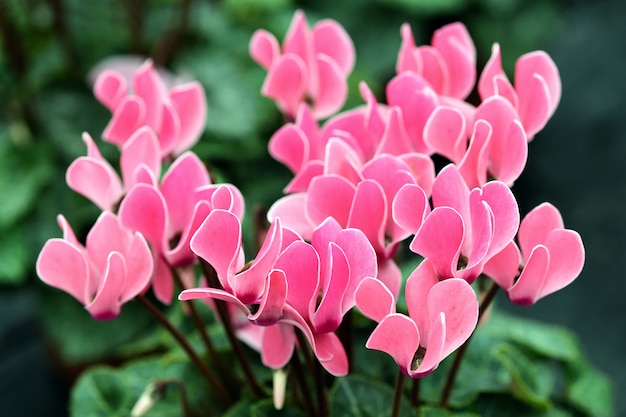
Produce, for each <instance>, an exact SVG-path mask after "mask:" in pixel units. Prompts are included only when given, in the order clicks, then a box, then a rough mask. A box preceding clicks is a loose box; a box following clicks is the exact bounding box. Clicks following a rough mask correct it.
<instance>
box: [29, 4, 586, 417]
mask: <svg viewBox="0 0 626 417" xmlns="http://www.w3.org/2000/svg"><path fill="white" fill-rule="evenodd" d="M400 32H401V39H402V45H401V47H400V51H399V53H398V60H397V63H396V72H397V74H396V76H395V77H394V78H393V79H392V80H390V81H389V83H388V84H387V86H386V91H385V92H386V104H385V103H380V102H378V100H377V99H376V97H375V96H374V94H373V93H372V91H371V90H370V89H369V87H368V86H367V85H366V84H365V83H361V84H360V92H361V95H362V97H363V101H364V104H363V105H362V106H359V107H357V108H354V109H349V110H345V111H343V112H339V110H340V109H341V108H342V106H343V104H344V102H345V99H346V96H347V91H348V87H347V78H348V76H349V74H350V72H351V70H352V67H353V65H354V61H355V51H354V46H353V44H352V41H351V40H350V38H349V36H348V35H347V34H346V32H345V31H344V29H343V28H342V27H341V26H340V25H339V24H338V23H337V22H335V21H332V20H325V21H321V22H318V23H317V24H316V25H314V26H313V27H312V28H310V27H309V25H308V23H307V20H306V18H305V16H304V13H302V12H300V11H298V12H296V14H295V16H294V18H293V20H292V22H291V26H290V28H289V30H288V32H287V35H286V37H285V39H284V40H283V42H282V45H279V43H278V41H277V40H276V38H275V37H274V36H273V35H271V34H270V33H268V32H266V31H264V30H259V31H257V32H256V33H255V34H254V36H253V37H252V40H251V42H250V54H251V56H252V58H253V59H254V60H255V61H256V62H257V63H258V64H259V65H261V66H262V67H263V68H265V69H266V70H267V77H266V79H265V82H264V84H263V86H262V89H261V91H262V93H263V94H264V95H265V96H267V97H269V98H271V99H272V100H274V101H275V102H276V105H277V107H278V109H279V110H280V111H281V112H282V113H283V114H284V115H285V117H286V118H287V119H289V122H287V123H286V124H285V125H284V126H282V127H281V128H280V129H279V130H278V131H277V132H276V133H275V134H274V135H273V136H272V137H271V138H270V139H269V152H270V154H271V155H272V156H273V157H274V158H275V159H276V160H278V161H280V162H282V163H283V164H284V165H286V166H287V167H288V168H289V169H290V170H291V171H292V172H293V175H294V177H293V180H292V181H291V182H290V183H289V184H287V185H286V187H285V193H286V195H285V196H284V197H283V198H281V199H280V200H278V201H276V202H275V203H274V204H273V205H272V207H270V208H269V210H268V221H269V223H271V224H270V225H269V227H268V228H267V229H266V230H265V231H264V238H262V239H261V240H262V245H261V247H260V249H259V250H258V253H256V254H255V255H254V256H252V257H250V256H248V257H246V256H245V254H244V249H243V240H242V239H243V235H244V231H243V230H242V220H243V216H244V211H245V210H244V198H243V196H242V194H241V193H240V192H239V190H238V189H237V188H236V187H235V186H234V185H231V184H214V183H213V182H212V179H211V175H210V172H209V171H208V169H207V168H206V166H205V165H204V164H203V163H202V161H200V159H199V158H198V157H197V156H196V155H195V154H194V153H193V152H192V151H189V150H188V149H189V148H191V147H192V146H193V145H194V144H195V143H196V142H197V140H198V139H199V138H200V135H201V132H202V130H203V125H204V123H205V118H206V112H207V105H206V100H205V95H204V92H203V90H202V87H201V86H200V84H198V83H196V82H191V83H188V84H183V85H178V86H174V87H172V88H168V87H166V85H165V84H164V82H163V81H162V80H161V79H160V77H159V75H158V74H157V72H156V71H155V68H154V66H153V64H152V63H151V61H149V60H148V61H146V62H145V63H144V64H143V65H142V66H141V67H140V68H138V69H137V71H136V72H135V73H134V75H133V76H132V79H130V80H127V79H125V78H124V77H123V76H122V75H121V74H119V73H117V72H115V71H113V70H106V71H104V72H102V73H101V74H100V76H99V77H98V79H97V81H96V83H95V86H94V93H95V96H96V98H97V99H98V100H99V101H100V102H101V103H102V104H103V105H105V106H106V107H107V108H108V109H109V110H110V111H111V112H112V119H111V121H110V123H109V124H108V126H107V127H106V129H105V131H104V132H103V133H102V138H103V139H104V140H105V141H107V142H110V143H112V144H114V145H116V146H117V147H119V149H120V160H119V167H120V174H118V173H117V172H116V170H115V169H114V168H113V166H112V165H111V164H109V162H107V161H106V160H105V159H104V158H103V157H102V155H101V154H100V152H99V150H98V147H97V145H96V144H95V142H94V141H93V139H92V138H91V137H90V136H89V135H88V134H87V133H85V134H84V136H83V140H84V142H85V144H86V146H87V156H83V157H79V158H78V159H77V160H76V161H74V163H72V164H71V166H70V167H69V168H68V170H67V176H66V180H67V184H68V185H69V186H70V188H72V189H73V190H74V191H76V192H78V193H80V194H82V195H83V196H85V197H86V198H88V199H89V200H91V201H92V202H93V203H94V204H96V205H97V206H98V207H99V208H100V209H102V211H103V212H102V215H101V216H100V217H99V218H98V220H97V221H96V223H95V225H94V226H93V228H92V229H91V231H90V232H89V233H88V235H87V240H86V244H85V245H84V246H83V245H82V244H81V243H80V242H79V241H78V239H77V238H76V236H75V235H74V233H73V232H72V229H71V228H70V225H69V224H68V222H67V221H66V220H65V219H64V218H63V217H62V216H59V218H58V222H59V225H60V227H61V229H62V231H63V238H53V239H50V240H49V241H48V242H47V243H46V244H45V245H44V247H43V249H42V250H41V253H40V255H39V258H38V260H37V273H38V275H39V277H40V278H41V280H42V281H44V282H45V283H46V284H48V285H50V286H53V287H56V288H58V289H60V290H63V291H65V292H67V293H69V294H70V295H72V296H73V297H74V298H76V299H77V300H78V301H79V302H80V303H82V304H83V305H84V306H85V308H86V310H87V311H88V313H89V314H91V316H92V317H93V318H94V319H96V320H110V319H114V318H115V317H116V316H118V315H119V314H120V311H121V309H122V307H123V304H125V303H127V302H129V301H131V300H137V301H138V302H139V303H141V304H142V305H144V306H145V307H146V308H148V309H149V310H150V312H152V313H153V314H154V315H155V316H156V317H157V319H158V320H159V321H160V322H161V323H163V324H164V325H165V326H166V328H167V329H168V331H170V332H171V333H172V335H173V336H174V337H175V338H176V340H177V341H178V342H179V343H180V344H181V345H182V347H183V349H184V350H185V351H186V352H187V353H188V354H189V356H190V358H191V360H192V361H193V362H194V364H195V366H196V367H197V368H198V370H199V372H201V373H202V374H203V375H204V376H205V377H206V378H207V381H208V383H209V385H210V387H211V389H212V390H214V391H215V393H216V394H217V396H218V397H220V398H221V399H222V401H223V404H222V407H223V408H221V409H220V410H227V409H229V407H231V406H232V404H233V403H234V402H235V400H236V398H235V395H234V394H235V393H233V392H229V390H228V386H229V384H231V383H232V378H233V375H231V373H232V371H231V370H230V365H228V366H226V365H225V364H223V363H221V364H220V363H219V362H220V359H219V353H217V352H216V351H215V347H214V346H213V345H212V342H211V338H210V337H209V336H208V334H207V333H206V332H205V329H204V328H203V323H202V322H201V319H200V315H199V314H198V311H197V308H198V307H197V306H195V304H193V303H191V302H190V300H196V299H201V300H203V301H204V302H205V303H206V305H207V306H208V307H209V308H210V310H211V311H212V312H213V314H214V315H215V316H216V317H217V318H218V320H219V322H220V323H221V324H222V326H223V328H224V330H225V333H226V334H227V337H228V338H229V340H230V343H231V344H232V347H233V352H234V354H235V356H236V357H237V360H238V363H239V366H241V369H242V371H243V372H244V374H245V381H246V383H247V384H248V385H249V387H250V389H251V390H252V391H253V393H254V395H255V396H257V397H261V398H263V397H265V396H267V395H268V394H267V391H268V388H269V387H268V386H267V385H266V384H263V383H262V382H260V381H259V378H258V376H257V375H255V370H254V369H253V367H252V366H251V365H250V363H249V362H250V359H249V357H248V356H247V355H246V354H245V351H244V350H243V349H242V347H241V345H240V342H241V341H243V342H244V343H245V344H247V345H248V346H250V347H251V348H252V349H254V350H257V351H258V352H259V353H260V359H261V362H262V364H263V365H264V366H266V367H268V368H270V369H272V370H273V373H274V386H273V398H274V400H273V401H274V405H275V407H276V408H282V407H283V406H284V405H285V401H291V403H293V404H291V403H288V404H287V405H290V404H291V405H297V404H298V403H300V404H303V408H304V410H305V412H306V413H308V414H309V415H322V416H323V415H327V414H328V412H329V405H328V398H327V395H328V394H327V393H326V389H327V388H326V387H327V384H326V383H325V382H324V379H325V378H324V377H323V376H321V374H320V373H319V366H321V367H323V369H325V370H326V371H327V372H328V373H329V374H331V375H333V376H335V377H342V376H345V375H347V374H349V373H350V372H351V369H352V368H353V367H354V366H355V364H354V361H355V355H354V353H353V351H354V350H355V349H358V348H359V347H360V346H353V343H352V340H353V339H352V338H351V337H350V334H352V333H353V332H354V331H355V330H354V322H355V317H354V316H355V315H357V314H359V313H358V312H360V313H361V315H359V317H361V319H363V320H364V319H365V318H366V319H368V320H371V321H370V322H369V323H370V324H369V329H370V330H369V331H370V334H369V337H368V338H367V341H366V343H365V347H366V348H368V349H372V350H378V351H381V352H384V353H386V354H388V355H389V356H391V358H392V359H393V360H394V361H395V362H396V364H397V365H398V368H399V369H398V371H399V378H398V382H397V384H396V391H395V396H394V400H393V403H392V404H389V414H390V415H392V416H397V415H399V413H400V410H401V402H402V398H403V395H404V394H403V381H404V379H405V378H404V376H406V377H409V378H411V379H420V378H424V377H427V376H428V375H430V374H431V373H433V372H435V371H436V370H437V368H438V366H439V364H440V363H441V362H442V361H443V360H444V359H445V358H446V357H448V356H449V355H451V354H452V353H453V352H455V351H456V350H457V349H459V348H461V350H460V351H459V353H458V354H457V355H456V357H455V366H453V367H452V369H451V370H450V371H449V374H448V376H447V378H446V381H447V383H446V386H445V387H444V389H443V390H442V393H441V401H440V404H441V406H443V407H444V408H446V407H448V406H449V398H450V393H451V390H452V389H453V385H454V381H455V377H456V372H457V371H458V364H459V363H460V361H461V360H462V358H463V352H464V351H465V348H466V347H467V345H468V343H469V341H470V337H471V336H472V335H473V334H474V332H476V331H477V329H476V328H477V325H479V324H480V323H482V322H483V321H485V320H486V317H485V316H484V313H485V312H486V310H487V308H488V307H489V304H490V303H491V301H492V300H493V298H494V295H495V293H496V291H497V289H498V288H502V289H503V290H504V291H505V292H506V294H507V295H508V297H509V299H510V300H511V301H512V302H514V303H517V304H521V305H529V304H533V303H535V302H536V301H537V300H539V299H540V298H542V297H545V296H547V295H549V294H551V293H553V292H555V291H558V290H560V289H562V288H563V287H565V286H567V285H568V284H569V283H571V282H572V281H573V280H574V279H575V278H576V277H577V276H578V275H579V273H580V272H581V270H582V268H583V264H584V257H585V254H584V247H583V243H582V240H581V238H580V236H579V235H578V233H577V232H575V231H573V230H569V229H565V227H564V224H563V220H562V218H561V215H560V213H559V211H558V209H557V208H555V207H554V206H553V205H551V204H549V203H544V204H541V205H539V206H538V207H536V208H535V209H533V210H532V211H531V212H530V213H528V214H527V215H526V216H524V218H523V219H521V216H520V213H519V208H518V204H517V201H516V199H515V196H514V195H513V193H512V191H511V189H510V187H511V186H512V185H513V183H514V182H515V180H516V179H517V178H518V177H519V176H520V174H521V173H522V171H523V169H524V167H525V165H526V160H527V156H528V142H530V141H531V140H532V139H533V138H534V136H535V135H536V134H537V133H538V132H539V131H540V130H541V129H542V128H543V127H544V126H545V124H546V123H547V121H548V120H549V118H550V116H551V115H552V114H553V112H554V111H555V108H556V106H557V104H558V102H559V99H560V93H561V83H560V78H559V73H558V70H557V68H556V66H555V64H554V62H553V61H552V60H551V58H550V57H549V56H548V55H547V54H546V53H544V52H540V51H539V52H531V53H529V54H526V55H524V56H522V57H520V58H519V59H518V61H517V64H516V67H515V74H514V83H513V84H511V82H509V80H508V78H507V77H506V75H505V74H504V72H503V70H502V65H501V62H500V50H499V46H498V45H497V44H496V45H494V48H493V51H492V56H491V58H490V60H489V62H488V63H487V65H486V66H485V68H484V69H483V70H482V72H481V73H480V75H479V76H478V82H477V80H476V78H477V70H476V52H475V47H474V43H473V41H472V39H471V37H470V35H469V34H468V32H467V30H466V28H465V26H464V25H463V24H461V23H453V24H450V25H446V26H444V27H442V28H441V29H439V30H437V31H436V32H435V34H434V36H433V39H432V44H431V45H425V46H416V44H415V41H414V39H413V35H412V33H411V29H410V27H409V26H408V25H403V26H402V28H401V31H400ZM475 87H477V88H478V94H479V97H480V102H479V103H478V104H476V105H475V104H472V103H469V102H467V101H466V99H467V97H468V95H469V94H470V92H471V91H472V90H473V89H474V88H475ZM435 154H436V155H440V156H442V157H444V158H446V159H447V160H449V164H448V165H446V166H445V167H443V168H442V169H440V170H439V171H438V172H437V171H436V167H435V163H434V162H433V159H432V156H433V155H435ZM520 219H521V221H520ZM409 238H411V240H410V243H409V244H408V249H409V250H410V252H412V253H413V254H414V255H415V256H416V257H421V258H423V261H422V262H421V263H420V264H419V266H417V268H415V269H414V270H413V271H412V272H410V274H409V276H408V277H403V276H402V272H401V269H400V267H399V265H398V262H399V261H400V260H401V259H403V258H406V257H407V256H408V255H407V253H406V252H403V248H404V247H405V246H403V245H404V242H408V239H409ZM489 282H491V284H490V286H487V283H489ZM150 292H151V293H152V294H153V295H154V297H155V298H156V300H157V301H158V302H160V303H162V304H164V305H169V304H170V303H172V302H177V301H174V298H177V299H178V300H182V301H183V302H185V303H186V306H187V311H188V313H189V314H190V315H191V316H193V319H194V321H195V323H196V325H198V326H199V331H200V333H201V334H202V338H203V340H204V342H205V345H206V352H204V354H207V355H209V361H210V362H211V363H214V364H215V363H216V362H217V364H216V365H215V366H214V367H210V366H208V365H207V362H206V361H205V360H204V359H203V358H202V357H201V354H199V353H198V352H196V349H197V348H195V347H193V346H192V345H191V344H190V343H189V342H188V341H187V340H186V337H185V336H184V335H183V334H182V333H181V332H180V331H179V330H177V329H176V328H175V327H174V326H172V324H171V323H169V322H168V321H167V318H166V317H165V316H164V315H163V314H162V312H161V311H160V308H159V307H157V306H155V305H154V304H153V302H152V301H150V300H151V299H152V297H150ZM399 300H405V304H402V303H398V301H399ZM355 306H356V309H355ZM200 353H202V352H200ZM211 355H218V356H215V357H213V358H212V357H211ZM302 359H304V363H305V365H306V366H307V369H308V370H307V371H304V369H303V368H302V364H301V360H302ZM314 361H317V364H316V363H315V362H314ZM286 372H288V373H292V374H293V375H294V377H295V378H296V379H295V382H293V384H294V385H297V386H299V390H298V392H299V394H297V395H296V394H289V393H288V392H287V391H286V386H285V381H284V377H285V373H286ZM309 374H310V375H312V376H313V377H312V382H313V383H314V384H315V392H316V393H317V402H315V401H314V400H313V399H312V397H311V395H310V392H309V391H308V390H307V388H306V386H307V384H309V383H311V381H310V380H309ZM281 381H282V382H281ZM294 390H295V388H294ZM412 395H413V402H412V404H413V405H414V406H416V407H419V406H420V405H421V404H420V401H419V395H418V394H415V393H413V394H412ZM297 398H301V399H300V400H298V399H297ZM142 401H143V400H142ZM299 401H301V402H299ZM148 402H149V401H148ZM143 407H144V403H143V402H141V401H140V402H138V403H137V407H136V408H135V411H134V413H135V414H133V415H142V413H143V412H144V411H142V410H143Z"/></svg>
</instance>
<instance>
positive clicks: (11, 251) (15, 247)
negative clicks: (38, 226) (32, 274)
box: [0, 226, 31, 285]
mask: <svg viewBox="0 0 626 417" xmlns="http://www.w3.org/2000/svg"><path fill="white" fill-rule="evenodd" d="M24 229H25V228H24V227H23V226H16V227H14V228H12V229H11V230H9V231H6V232H5V231H2V230H1V229H0V284H11V285H17V284H21V283H23V282H24V281H25V279H26V271H28V269H29V268H30V267H31V265H30V263H31V262H30V261H31V258H30V251H29V242H28V241H27V240H26V238H25V236H27V234H26V233H25V232H24Z"/></svg>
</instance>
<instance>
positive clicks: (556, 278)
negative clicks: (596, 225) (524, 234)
mask: <svg viewBox="0 0 626 417" xmlns="http://www.w3.org/2000/svg"><path fill="white" fill-rule="evenodd" d="M545 245H546V247H547V248H548V250H549V251H550V267H549V268H548V272H547V278H546V281H545V283H544V285H543V287H542V288H541V291H540V293H539V297H545V296H546V295H548V294H552V293H553V292H555V291H558V290H560V289H562V288H564V287H566V286H567V285H569V284H570V283H571V282H572V281H574V279H576V277H577V276H578V275H579V274H580V272H581V271H582V269H583V265H584V264H585V248H584V246H583V242H582V239H581V238H580V235H579V234H578V233H577V232H575V231H573V230H567V229H565V230H553V231H552V232H551V233H550V235H548V239H547V240H546V243H545Z"/></svg>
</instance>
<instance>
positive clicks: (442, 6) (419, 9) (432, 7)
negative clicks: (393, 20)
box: [381, 0, 468, 14]
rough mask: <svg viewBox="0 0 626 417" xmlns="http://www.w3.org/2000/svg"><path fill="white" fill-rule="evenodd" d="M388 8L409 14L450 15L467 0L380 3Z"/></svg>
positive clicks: (404, 0)
mask: <svg viewBox="0 0 626 417" xmlns="http://www.w3.org/2000/svg"><path fill="white" fill-rule="evenodd" d="M381 3H383V4H385V5H388V6H393V7H397V8H398V9H400V10H403V11H406V12H408V13H411V14H418V13H422V14H423V13H428V14H439V13H451V12H458V11H459V10H461V9H462V8H463V7H465V6H466V4H467V3H468V1H467V0H387V1H384V2H381Z"/></svg>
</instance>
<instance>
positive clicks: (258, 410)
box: [249, 400, 305, 417]
mask: <svg viewBox="0 0 626 417" xmlns="http://www.w3.org/2000/svg"><path fill="white" fill-rule="evenodd" d="M249 415H250V416H251V417H304V416H305V414H303V413H302V411H300V410H297V409H295V408H290V407H284V408H283V409H281V410H277V409H276V408H274V403H273V402H272V400H263V401H260V402H258V403H255V404H252V405H251V406H250V414H249Z"/></svg>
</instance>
